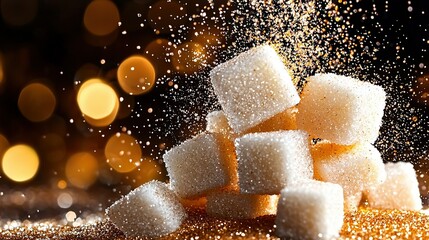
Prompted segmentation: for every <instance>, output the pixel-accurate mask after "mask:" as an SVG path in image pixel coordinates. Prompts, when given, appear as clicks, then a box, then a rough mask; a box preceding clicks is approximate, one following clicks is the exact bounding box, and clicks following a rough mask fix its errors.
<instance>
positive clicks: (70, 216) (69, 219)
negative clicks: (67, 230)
mask: <svg viewBox="0 0 429 240" xmlns="http://www.w3.org/2000/svg"><path fill="white" fill-rule="evenodd" d="M76 218H77V215H76V213H75V212H73V211H68V212H67V213H66V220H67V222H74V220H75V219H76Z"/></svg>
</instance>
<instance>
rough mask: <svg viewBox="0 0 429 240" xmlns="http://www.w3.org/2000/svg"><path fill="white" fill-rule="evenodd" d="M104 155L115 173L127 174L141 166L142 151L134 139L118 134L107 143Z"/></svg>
mask: <svg viewBox="0 0 429 240" xmlns="http://www.w3.org/2000/svg"><path fill="white" fill-rule="evenodd" d="M104 154H105V156H106V159H107V162H108V163H109V165H110V166H111V167H112V168H113V169H114V170H115V171H117V172H120V173H125V172H130V171H132V170H133V169H135V168H136V167H137V166H138V165H140V159H141V157H142V150H141V147H140V145H139V144H138V142H137V140H136V139H135V138H134V137H132V136H130V135H127V134H123V133H117V134H115V135H113V136H111V137H110V138H109V140H108V141H107V143H106V146H105V148H104Z"/></svg>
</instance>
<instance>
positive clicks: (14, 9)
mask: <svg viewBox="0 0 429 240" xmlns="http://www.w3.org/2000/svg"><path fill="white" fill-rule="evenodd" d="M38 7H39V1H38V0H2V1H0V10H1V16H2V17H3V20H4V21H5V23H6V24H8V25H10V26H14V27H19V26H24V25H26V24H29V23H31V22H32V21H33V20H34V18H35V17H36V15H37V12H38Z"/></svg>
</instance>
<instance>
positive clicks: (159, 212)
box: [106, 181, 187, 237]
mask: <svg viewBox="0 0 429 240" xmlns="http://www.w3.org/2000/svg"><path fill="white" fill-rule="evenodd" d="M106 215H107V216H108V217H109V219H110V221H112V222H113V223H114V224H115V225H116V226H117V227H118V228H119V229H121V230H122V231H123V232H124V233H125V234H126V236H128V237H141V236H148V237H160V236H163V235H166V234H168V233H171V232H174V231H176V230H177V229H178V228H179V227H180V225H181V224H182V222H183V221H184V220H185V218H186V217H187V214H186V211H185V209H184V208H183V207H182V205H181V204H180V202H179V199H178V198H177V196H176V195H175V193H174V192H172V191H171V190H170V189H169V188H168V187H167V185H166V184H165V183H162V182H159V181H151V182H148V183H146V184H143V185H142V186H140V187H138V188H136V189H135V190H133V191H132V192H130V193H128V194H127V195H126V196H124V197H122V198H121V199H119V200H118V201H117V202H115V203H114V204H113V205H112V206H110V207H109V208H108V209H107V210H106Z"/></svg>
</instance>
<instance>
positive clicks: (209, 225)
mask: <svg viewBox="0 0 429 240" xmlns="http://www.w3.org/2000/svg"><path fill="white" fill-rule="evenodd" d="M274 218H275V216H265V217H261V218H257V219H253V220H224V219H216V218H212V217H208V216H207V215H206V214H205V213H204V212H203V211H202V210H191V211H190V212H189V217H188V219H187V220H186V221H185V222H184V223H183V225H182V227H181V228H180V229H179V230H178V231H176V232H174V233H172V234H170V235H168V236H164V237H162V238H160V239H191V238H193V239H278V238H277V237H275V236H274ZM428 223H429V215H428V214H426V213H423V212H411V211H399V210H374V209H359V211H357V212H354V213H348V214H346V216H345V219H344V225H343V228H342V231H341V237H340V238H339V239H395V238H396V239H429V225H428ZM54 237H55V238H56V239H127V238H125V236H124V235H123V234H122V233H121V231H119V230H118V229H117V228H116V227H115V226H114V225H113V224H112V223H110V222H109V221H108V220H106V219H99V220H97V221H95V222H91V221H88V222H86V223H83V224H82V225H80V226H75V227H72V226H68V225H61V224H59V223H58V222H55V221H45V222H37V223H31V222H24V223H17V222H12V223H9V224H8V225H5V226H3V228H2V229H1V230H0V238H1V239H39V238H44V239H45V238H54ZM370 237H372V238H370ZM143 239H144V238H143Z"/></svg>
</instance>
